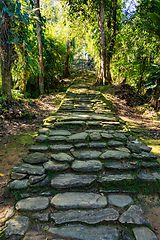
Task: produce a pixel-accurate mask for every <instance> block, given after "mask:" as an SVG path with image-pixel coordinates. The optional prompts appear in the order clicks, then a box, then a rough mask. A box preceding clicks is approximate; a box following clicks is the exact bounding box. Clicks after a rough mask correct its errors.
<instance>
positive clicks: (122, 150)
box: [115, 147, 130, 153]
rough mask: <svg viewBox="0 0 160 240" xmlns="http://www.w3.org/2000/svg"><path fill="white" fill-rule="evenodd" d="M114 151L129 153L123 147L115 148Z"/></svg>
mask: <svg viewBox="0 0 160 240" xmlns="http://www.w3.org/2000/svg"><path fill="white" fill-rule="evenodd" d="M115 150H118V151H121V152H128V153H130V150H129V149H128V148H125V147H117V148H115Z"/></svg>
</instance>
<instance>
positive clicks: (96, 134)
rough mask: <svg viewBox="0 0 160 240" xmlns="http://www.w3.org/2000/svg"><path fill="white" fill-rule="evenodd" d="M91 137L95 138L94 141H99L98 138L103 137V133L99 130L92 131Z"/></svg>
mask: <svg viewBox="0 0 160 240" xmlns="http://www.w3.org/2000/svg"><path fill="white" fill-rule="evenodd" d="M90 138H91V140H93V141H98V140H100V139H101V135H100V133H98V132H92V133H91V134H90Z"/></svg>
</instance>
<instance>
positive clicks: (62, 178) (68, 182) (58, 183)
mask: <svg viewBox="0 0 160 240" xmlns="http://www.w3.org/2000/svg"><path fill="white" fill-rule="evenodd" d="M96 179H97V176H96V175H76V174H73V173H66V174H59V175H57V176H55V177H54V178H52V180H51V187H53V188H58V189H63V188H72V187H84V186H89V185H91V183H93V182H94V181H95V180H96Z"/></svg>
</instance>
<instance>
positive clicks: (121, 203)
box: [108, 194, 133, 208]
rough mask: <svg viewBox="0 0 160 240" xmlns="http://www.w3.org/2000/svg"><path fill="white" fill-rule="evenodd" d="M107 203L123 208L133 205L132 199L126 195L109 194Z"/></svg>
mask: <svg viewBox="0 0 160 240" xmlns="http://www.w3.org/2000/svg"><path fill="white" fill-rule="evenodd" d="M108 202H109V204H111V205H114V206H116V207H121V208H124V207H125V206H127V205H131V204H133V199H132V198H131V197H130V196H128V195H120V194H109V195H108Z"/></svg>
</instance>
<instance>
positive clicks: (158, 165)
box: [141, 162, 160, 168]
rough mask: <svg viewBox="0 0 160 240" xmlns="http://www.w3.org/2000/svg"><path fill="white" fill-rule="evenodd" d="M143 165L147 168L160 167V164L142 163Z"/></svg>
mask: <svg viewBox="0 0 160 240" xmlns="http://www.w3.org/2000/svg"><path fill="white" fill-rule="evenodd" d="M141 165H142V167H145V168H152V167H153V168H154V167H160V164H159V163H158V162H142V163H141Z"/></svg>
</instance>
